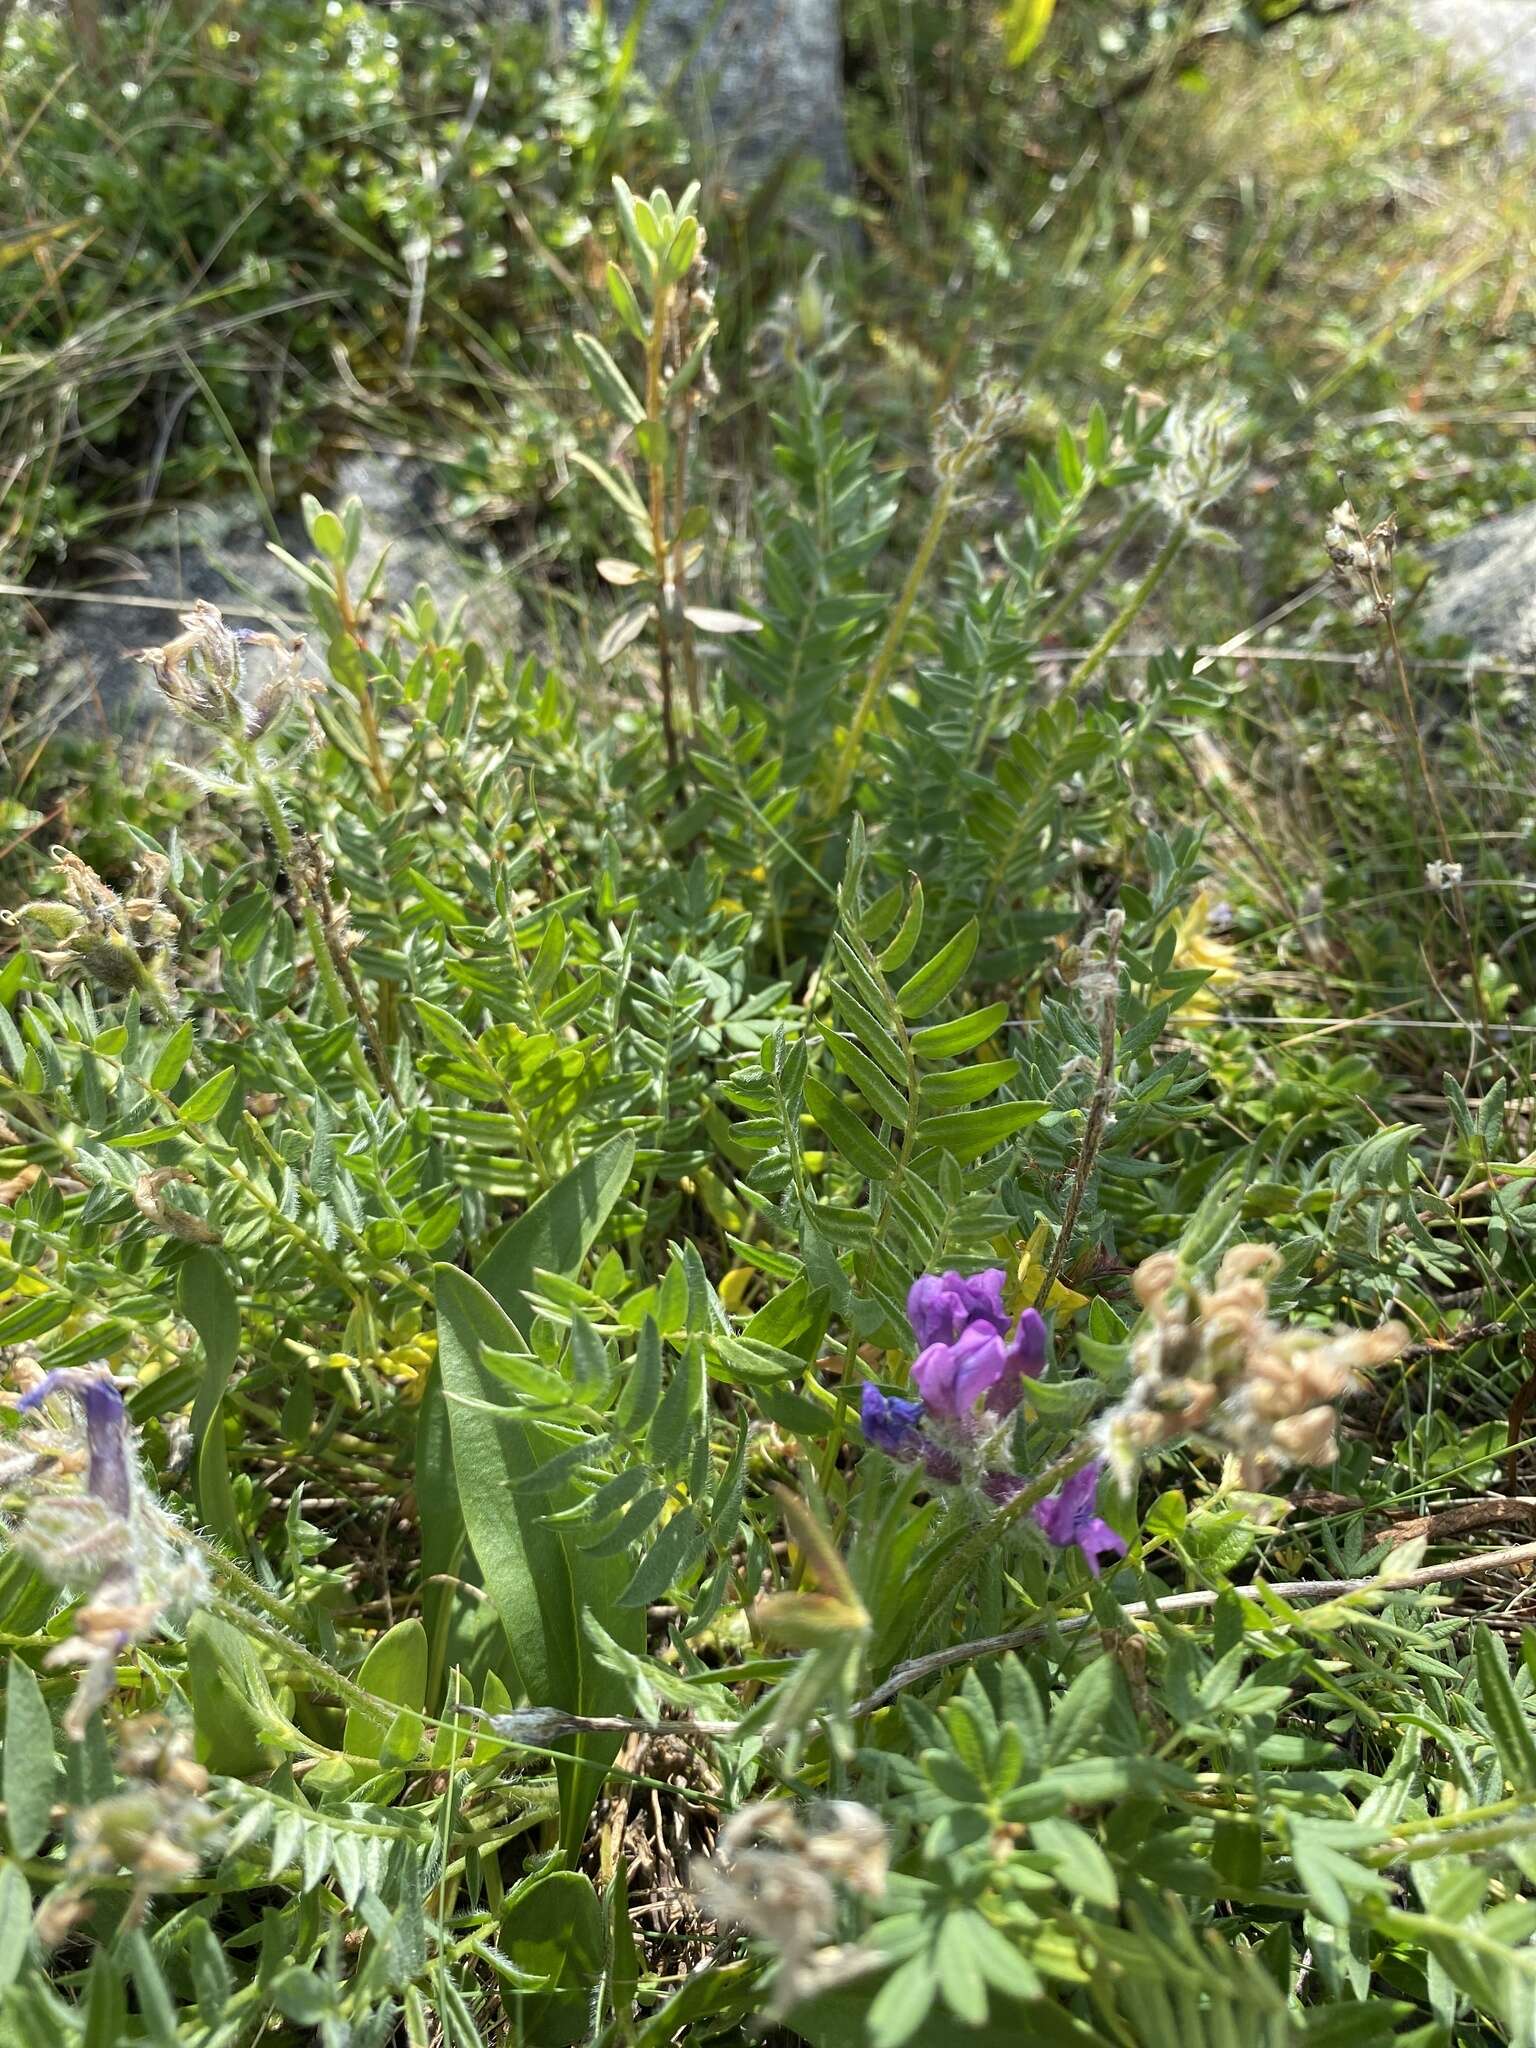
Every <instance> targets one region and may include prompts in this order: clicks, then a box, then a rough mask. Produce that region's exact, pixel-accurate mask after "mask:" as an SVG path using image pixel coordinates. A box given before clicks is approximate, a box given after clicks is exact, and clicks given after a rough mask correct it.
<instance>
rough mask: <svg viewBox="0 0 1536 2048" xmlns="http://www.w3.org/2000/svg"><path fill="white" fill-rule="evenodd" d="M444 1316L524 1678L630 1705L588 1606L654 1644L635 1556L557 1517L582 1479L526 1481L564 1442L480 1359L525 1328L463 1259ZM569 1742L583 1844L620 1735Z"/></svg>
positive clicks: (443, 1284) (467, 1457)
mask: <svg viewBox="0 0 1536 2048" xmlns="http://www.w3.org/2000/svg"><path fill="white" fill-rule="evenodd" d="M437 1316H438V1361H439V1367H440V1370H441V1372H442V1380H443V1392H444V1395H445V1396H446V1399H447V1406H448V1427H449V1433H450V1436H451V1439H452V1444H453V1469H454V1476H455V1478H456V1480H457V1483H458V1494H459V1502H460V1505H461V1508H462V1511H463V1515H464V1526H465V1528H466V1529H467V1531H468V1534H469V1541H470V1545H471V1548H472V1549H473V1551H474V1554H475V1557H476V1559H477V1561H478V1563H479V1567H480V1572H481V1577H482V1579H483V1582H484V1585H485V1590H486V1591H487V1593H489V1595H490V1597H491V1600H492V1602H493V1603H494V1605H495V1608H496V1612H497V1614H498V1615H499V1616H500V1618H501V1625H502V1627H503V1629H505V1631H506V1636H507V1643H508V1646H509V1648H510V1650H511V1653H512V1659H513V1662H514V1664H515V1665H516V1668H517V1674H518V1678H519V1680H520V1682H521V1685H522V1689H523V1691H524V1693H525V1694H526V1696H527V1698H528V1700H529V1702H530V1703H531V1704H532V1705H534V1706H540V1707H561V1708H563V1709H565V1711H566V1712H568V1713H575V1714H622V1713H625V1712H627V1711H628V1708H629V1700H628V1697H627V1692H626V1688H625V1686H624V1684H623V1682H622V1680H621V1679H619V1678H618V1677H616V1676H615V1674H614V1673H613V1672H611V1671H609V1670H607V1669H605V1668H604V1666H602V1665H601V1664H599V1663H598V1662H597V1660H596V1658H595V1657H594V1656H593V1654H592V1651H591V1648H590V1645H589V1643H588V1640H587V1637H586V1634H585V1632H584V1630H583V1627H582V1616H583V1614H591V1615H593V1616H594V1617H595V1618H596V1619H597V1620H598V1621H600V1622H601V1623H602V1626H603V1627H604V1629H605V1630H606V1631H607V1632H608V1634H609V1635H611V1636H612V1637H613V1638H614V1640H615V1641H616V1642H618V1643H620V1644H621V1645H623V1646H624V1647H626V1648H629V1649H634V1650H636V1651H638V1650H640V1649H642V1648H643V1647H644V1636H645V1617H644V1614H643V1613H642V1612H641V1611H640V1610H639V1609H635V1608H624V1607H621V1606H620V1605H619V1594H620V1593H621V1591H622V1590H623V1587H624V1584H625V1582H626V1580H627V1578H628V1576H629V1573H628V1566H627V1563H626V1561H625V1560H624V1559H623V1558H622V1557H620V1558H593V1557H591V1556H590V1555H588V1556H579V1555H578V1554H577V1553H575V1552H574V1550H570V1549H567V1547H566V1541H565V1536H564V1532H563V1531H562V1530H561V1529H559V1528H558V1527H553V1526H551V1524H550V1521H549V1519H548V1517H549V1516H551V1515H553V1514H557V1513H558V1512H559V1511H560V1510H561V1509H563V1508H567V1507H570V1506H571V1505H572V1504H573V1502H574V1500H575V1498H576V1496H575V1493H574V1489H573V1488H572V1487H571V1485H570V1483H569V1481H565V1482H563V1483H559V1484H556V1485H555V1486H553V1487H551V1488H550V1489H549V1490H548V1491H547V1492H546V1491H544V1490H542V1489H540V1488H538V1487H537V1486H533V1487H530V1486H529V1484H528V1482H529V1480H530V1479H535V1478H536V1477H537V1474H538V1473H539V1471H540V1470H541V1468H543V1467H544V1466H546V1465H548V1464H549V1463H550V1461H551V1460H552V1459H553V1458H554V1457H555V1455H556V1454H557V1452H559V1451H560V1450H561V1449H562V1448H563V1446H562V1445H561V1443H560V1442H559V1441H558V1440H557V1439H556V1438H554V1437H553V1436H551V1435H550V1433H549V1431H548V1430H547V1429H545V1428H543V1427H541V1426H540V1425H539V1424H537V1423H533V1422H529V1421H528V1420H526V1419H525V1417H524V1416H523V1415H522V1414H520V1413H519V1412H518V1411H517V1410H516V1409H514V1408H510V1407H507V1406H506V1405H505V1403H506V1389H505V1388H504V1387H503V1386H502V1385H501V1383H500V1382H499V1381H498V1380H497V1379H496V1377H495V1376H494V1374H492V1373H490V1372H488V1371H487V1370H486V1368H485V1366H484V1365H483V1364H482V1363H481V1360H480V1352H481V1349H482V1347H485V1346H489V1347H491V1348H493V1349H495V1350H498V1351H515V1350H517V1349H518V1348H519V1347H520V1345H521V1342H522V1338H521V1334H520V1332H519V1331H518V1329H517V1327H516V1325H515V1324H514V1323H513V1322H512V1321H511V1320H510V1318H509V1317H508V1316H507V1315H506V1313H505V1312H504V1311H503V1310H502V1309H501V1308H500V1307H498V1305H497V1303H496V1302H495V1301H494V1300H493V1298H492V1297H491V1295H490V1294H489V1293H488V1292H487V1291H486V1289H485V1288H483V1287H482V1286H480V1285H479V1283H478V1282H477V1281H474V1280H471V1279H470V1278H469V1276H468V1275H467V1274H465V1273H461V1272H459V1271H458V1270H457V1268H456V1267H453V1266H439V1267H438V1268H437ZM498 1410H500V1411H502V1412H499V1413H498V1412H497V1411H498ZM567 1748H568V1752H569V1753H568V1755H566V1756H564V1757H562V1758H561V1760H560V1761H558V1762H557V1764H556V1766H555V1772H556V1778H557V1780H558V1782H559V1786H560V1840H561V1846H562V1848H563V1849H564V1851H565V1853H566V1855H567V1856H574V1855H575V1853H576V1851H577V1849H578V1848H579V1847H580V1845H581V1839H582V1835H583V1832H584V1831H585V1828H586V1822H587V1816H588V1814H589V1813H590V1812H591V1810H592V1804H593V1801H594V1800H595V1799H596V1797H597V1795H598V1792H599V1790H600V1789H601V1786H602V1782H603V1775H604V1773H605V1772H606V1770H607V1768H608V1766H609V1765H610V1764H611V1763H612V1762H613V1759H614V1756H615V1755H616V1754H617V1751H618V1742H617V1739H616V1738H613V1737H598V1736H591V1735H587V1736H581V1737H579V1738H577V1739H575V1740H574V1741H572V1742H571V1743H570V1744H569V1745H567Z"/></svg>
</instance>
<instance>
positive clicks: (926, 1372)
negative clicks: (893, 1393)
mask: <svg viewBox="0 0 1536 2048" xmlns="http://www.w3.org/2000/svg"><path fill="white" fill-rule="evenodd" d="M1005 1366H1006V1360H1005V1357H1004V1353H1003V1340H1002V1338H1001V1337H999V1336H998V1334H997V1332H996V1331H995V1330H993V1329H989V1328H987V1327H986V1326H985V1325H984V1324H980V1323H978V1324H975V1325H973V1326H972V1327H971V1328H970V1329H969V1330H967V1331H966V1332H965V1334H964V1335H963V1336H962V1337H960V1338H959V1339H958V1340H957V1341H956V1342H955V1343H953V1344H930V1345H929V1346H928V1349H927V1350H926V1351H924V1352H923V1353H922V1355H921V1356H920V1357H919V1358H918V1360H917V1362H916V1364H915V1365H914V1366H913V1368H912V1384H913V1386H915V1387H916V1388H917V1391H918V1392H919V1393H920V1394H921V1395H922V1397H923V1402H924V1405H925V1406H926V1407H928V1408H930V1409H931V1410H932V1411H933V1413H934V1414H935V1415H949V1416H956V1417H958V1416H961V1415H966V1414H968V1413H969V1412H970V1410H971V1409H972V1408H973V1407H974V1406H975V1405H976V1403H977V1402H978V1401H979V1400H980V1399H981V1397H982V1395H983V1394H984V1393H985V1392H986V1391H987V1389H988V1388H989V1387H991V1386H995V1385H996V1383H997V1382H998V1381H999V1380H1000V1379H1001V1378H1002V1376H1003V1372H1004V1370H1005Z"/></svg>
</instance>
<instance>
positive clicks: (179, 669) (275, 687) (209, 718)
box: [136, 597, 314, 740]
mask: <svg viewBox="0 0 1536 2048" xmlns="http://www.w3.org/2000/svg"><path fill="white" fill-rule="evenodd" d="M253 648H254V649H260V650H262V651H264V652H266V653H269V654H270V655H271V656H272V659H271V661H270V662H269V663H268V664H267V665H266V667H265V670H264V672H263V673H262V674H261V675H260V676H259V677H255V678H253V677H252V676H251V675H250V674H249V673H248V667H247V659H246V657H247V652H248V650H250V649H253ZM136 659H137V660H139V661H141V662H143V663H144V664H145V666H146V667H147V668H148V669H149V670H150V672H151V674H152V675H153V676H154V679H155V682H156V683H157V684H158V686H159V689H160V692H161V695H162V696H163V697H164V698H165V699H166V701H167V703H169V704H170V705H171V706H172V708H173V709H174V710H176V711H178V712H179V713H180V714H181V716H182V717H183V718H187V719H190V720H191V721H192V723H193V724H194V725H202V726H206V727H207V728H208V729H209V731H211V732H216V733H219V734H220V735H222V737H223V738H225V739H238V740H256V739H260V738H261V737H262V736H263V734H265V733H266V732H268V731H270V730H271V728H272V727H273V726H275V725H276V724H277V722H278V720H279V719H280V718H281V717H282V715H283V713H284V712H285V711H286V710H287V709H288V706H289V705H290V704H291V703H292V702H293V701H294V698H295V697H296V696H297V695H298V694H299V692H300V691H301V690H304V689H310V688H313V687H314V686H313V685H312V684H309V683H307V682H306V681H305V680H304V678H303V674H302V670H303V665H304V641H303V640H302V638H298V639H289V638H285V637H284V636H282V635H280V634H277V633H261V632H257V631H255V630H253V629H252V628H250V627H247V626H238V627H233V628H232V627H230V626H229V625H227V624H226V623H225V620H224V616H223V614H222V613H221V612H220V610H219V608H218V606H217V605H214V604H209V603H208V601H207V599H206V598H201V597H200V598H199V599H198V600H197V602H196V603H195V604H194V605H193V607H192V609H191V611H189V612H183V613H182V614H181V631H180V633H178V634H177V636H176V638H175V639H174V640H168V641H167V642H166V643H165V645H164V646H163V647H143V648H140V650H139V652H138V654H137V656H136Z"/></svg>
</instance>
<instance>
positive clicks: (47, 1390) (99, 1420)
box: [16, 1366, 133, 1521]
mask: <svg viewBox="0 0 1536 2048" xmlns="http://www.w3.org/2000/svg"><path fill="white" fill-rule="evenodd" d="M55 1394H71V1395H73V1396H74V1398H75V1399H76V1400H77V1401H78V1402H79V1403H80V1405H81V1407H82V1408H83V1409H84V1410H85V1443H86V1450H87V1453H88V1456H89V1465H88V1469H87V1472H86V1481H85V1483H86V1490H87V1491H88V1492H89V1493H91V1494H93V1495H94V1496H95V1498H96V1499H97V1500H99V1501H100V1502H101V1503H102V1504H103V1506H105V1507H108V1508H110V1509H111V1510H112V1512H113V1514H114V1515H117V1516H120V1517H121V1518H122V1520H124V1521H126V1520H127V1519H128V1516H129V1514H130V1512H131V1511H132V1507H133V1460H132V1454H131V1452H130V1449H129V1441H128V1411H127V1409H126V1408H125V1407H124V1406H123V1397H122V1395H121V1394H120V1393H119V1392H118V1391H117V1388H116V1387H115V1386H114V1385H113V1383H112V1381H111V1380H110V1379H109V1378H108V1376H107V1375H106V1374H105V1373H97V1372H82V1371H80V1370H79V1369H78V1368H76V1367H69V1366H59V1367H55V1369H54V1370H53V1371H52V1372H48V1373H44V1375H43V1377H42V1378H41V1379H40V1380H39V1381H38V1383H37V1385H36V1386H35V1387H32V1388H30V1389H29V1390H28V1392H26V1393H25V1394H23V1395H22V1397H21V1399H20V1400H19V1401H18V1402H17V1403H16V1406H17V1408H18V1409H19V1410H20V1412H21V1413H22V1414H23V1415H25V1414H29V1413H30V1412H31V1411H32V1410H33V1409H34V1408H40V1407H41V1406H42V1404H43V1402H44V1401H47V1400H50V1399H51V1398H52V1397H53V1396H54V1395H55Z"/></svg>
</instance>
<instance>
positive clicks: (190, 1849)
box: [34, 1714, 221, 1948]
mask: <svg viewBox="0 0 1536 2048" xmlns="http://www.w3.org/2000/svg"><path fill="white" fill-rule="evenodd" d="M117 1765H118V1769H119V1770H120V1771H121V1772H122V1774H123V1777H124V1778H125V1779H126V1781H127V1782H126V1783H125V1784H124V1785H123V1786H122V1788H121V1789H120V1790H119V1791H116V1792H113V1793H111V1794H110V1795H109V1796H108V1797H107V1798H105V1799H99V1800H96V1801H95V1802H94V1803H93V1804H92V1805H90V1806H82V1807H77V1808H75V1809H74V1811H73V1812H72V1813H71V1814H70V1817H69V1851H68V1855H67V1857H66V1859H65V1862H64V1869H63V1879H62V1882H61V1883H60V1884H59V1885H58V1886H56V1887H55V1889H54V1890H52V1891H51V1892H49V1894H48V1895H47V1897H46V1898H45V1899H44V1901H43V1904H42V1905H41V1907H40V1908H39V1909H38V1914H37V1918H36V1921H35V1922H34V1925H35V1928H36V1932H37V1936H38V1939H39V1941H41V1942H42V1944H43V1945H44V1947H49V1948H51V1947H53V1946H55V1945H56V1944H57V1943H58V1942H60V1941H62V1940H63V1939H64V1937H65V1936H66V1935H67V1934H68V1933H69V1932H70V1931H71V1929H72V1928H74V1927H75V1926H77V1925H78V1924H79V1922H80V1921H81V1920H82V1919H83V1918H84V1917H85V1915H86V1914H87V1913H88V1912H89V1910H90V1907H89V1903H88V1898H89V1893H90V1891H91V1889H92V1887H93V1885H94V1884H96V1883H97V1882H98V1881H99V1880H101V1879H103V1878H113V1877H117V1876H118V1874H119V1873H120V1872H124V1871H126V1872H128V1873H129V1874H130V1875H131V1876H132V1877H133V1879H134V1885H133V1890H132V1893H131V1894H130V1897H129V1901H128V1908H127V1913H126V1915H125V1917H124V1920H123V1923H122V1924H123V1926H124V1927H126V1928H130V1929H131V1928H133V1927H135V1926H137V1925H138V1923H139V1921H140V1920H141V1919H142V1918H143V1914H144V1908H145V1906H146V1905H147V1904H148V1902H149V1899H150V1898H151V1896H152V1895H153V1894H154V1893H155V1892H156V1891H159V1890H161V1889H163V1888H164V1887H165V1886H166V1885H167V1884H171V1883H174V1882H175V1880H176V1879H178V1878H183V1877H192V1876H194V1875H195V1874H196V1872H197V1870H198V1868H199V1866H200V1865H201V1864H202V1862H203V1859H204V1858H205V1856H207V1854H208V1853H209V1851H210V1849H211V1848H212V1847H213V1845H214V1843H215V1841H216V1839H217V1837H218V1834H219V1831H220V1828H221V1822H220V1820H219V1816H218V1815H217V1814H216V1813H215V1812H214V1811H213V1809H212V1808H211V1807H210V1806H208V1805H207V1804H206V1802H205V1801H204V1798H203V1794H204V1793H205V1792H206V1791H207V1789H208V1773H207V1772H206V1771H205V1770H204V1769H203V1768H202V1766H201V1765H200V1764H198V1763H197V1762H195V1761H194V1759H193V1756H192V1747H191V1743H190V1741H189V1739H188V1736H187V1734H186V1732H185V1730H183V1729H181V1728H179V1727H177V1726H175V1725H174V1724H173V1723H172V1722H170V1721H168V1720H166V1719H165V1718H164V1717H162V1716H160V1715H157V1714H146V1715H142V1716H140V1717H138V1718H137V1719H135V1720H131V1721H126V1722H124V1723H123V1725H122V1726H121V1728H120V1729H119V1730H118V1739H117Z"/></svg>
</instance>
